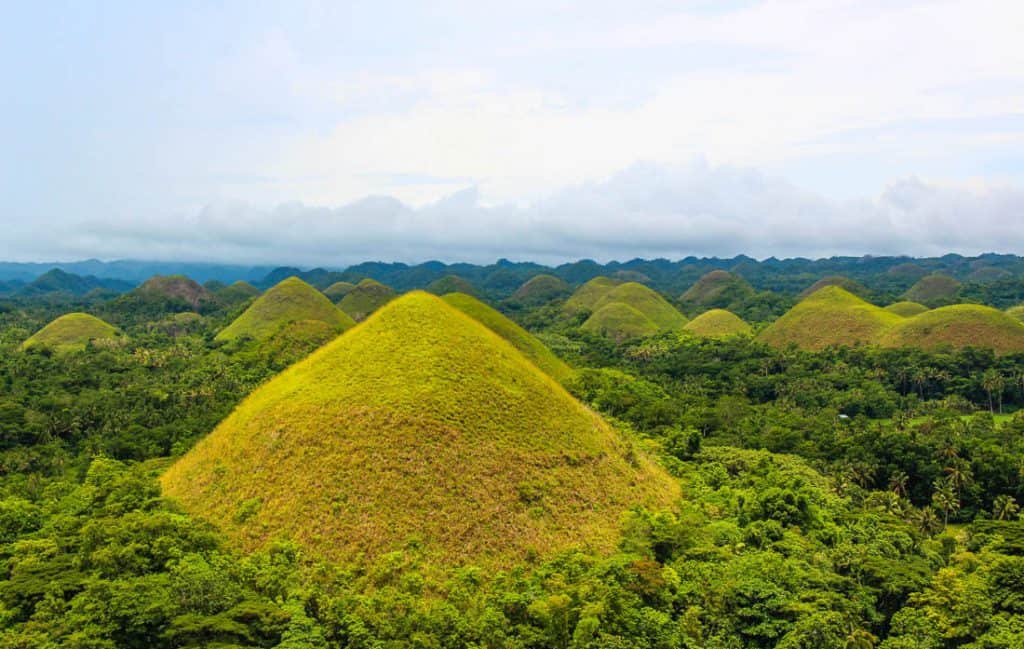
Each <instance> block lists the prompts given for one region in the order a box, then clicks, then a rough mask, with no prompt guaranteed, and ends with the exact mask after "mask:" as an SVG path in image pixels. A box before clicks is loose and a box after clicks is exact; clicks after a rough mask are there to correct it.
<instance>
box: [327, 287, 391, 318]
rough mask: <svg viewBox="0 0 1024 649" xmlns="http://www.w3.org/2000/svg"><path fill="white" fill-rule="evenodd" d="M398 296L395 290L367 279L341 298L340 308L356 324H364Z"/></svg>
mask: <svg viewBox="0 0 1024 649" xmlns="http://www.w3.org/2000/svg"><path fill="white" fill-rule="evenodd" d="M396 295H397V293H395V289H393V288H391V287H390V286H385V285H384V284H381V283H380V282H378V281H376V280H373V279H370V278H369V277H367V278H366V279H364V280H362V281H361V282H359V284H357V285H356V287H355V288H354V289H352V290H351V291H349V292H348V294H347V295H345V297H343V298H341V302H338V307H339V308H340V309H341V310H342V311H344V312H345V313H347V314H349V315H350V316H351V317H352V319H353V320H355V321H356V322H362V321H363V320H365V319H366V318H367V317H368V316H369V315H370V314H371V313H373V312H374V311H376V310H377V309H379V308H381V307H382V306H384V305H385V304H387V303H388V302H390V301H391V300H393V299H395V296H396Z"/></svg>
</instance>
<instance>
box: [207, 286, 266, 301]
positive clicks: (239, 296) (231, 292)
mask: <svg viewBox="0 0 1024 649" xmlns="http://www.w3.org/2000/svg"><path fill="white" fill-rule="evenodd" d="M259 294H260V290H259V289H258V288H256V287H255V286H253V285H252V284H250V283H249V282H243V281H242V280H239V281H237V282H233V283H232V284H230V285H229V286H225V287H224V288H221V289H219V290H217V292H216V293H214V296H215V297H216V298H217V300H218V301H219V302H221V303H222V304H226V305H233V304H241V303H242V302H245V301H246V300H248V299H250V298H254V297H256V296H257V295H259Z"/></svg>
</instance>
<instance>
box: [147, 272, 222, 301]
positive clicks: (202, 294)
mask: <svg viewBox="0 0 1024 649" xmlns="http://www.w3.org/2000/svg"><path fill="white" fill-rule="evenodd" d="M136 290H137V291H138V292H140V293H149V294H154V295H162V296H164V297H169V298H177V299H181V300H184V301H185V302H187V303H189V304H191V305H192V306H193V307H197V306H199V303H200V302H203V301H205V300H209V299H210V298H211V297H212V296H211V294H210V292H209V291H207V290H206V288H204V287H203V286H202V285H201V284H200V283H199V282H197V281H195V280H194V279H192V278H191V277H186V276H184V275H154V276H153V277H150V278H149V279H147V280H146V281H145V282H143V283H142V285H141V286H139V288H137V289H136Z"/></svg>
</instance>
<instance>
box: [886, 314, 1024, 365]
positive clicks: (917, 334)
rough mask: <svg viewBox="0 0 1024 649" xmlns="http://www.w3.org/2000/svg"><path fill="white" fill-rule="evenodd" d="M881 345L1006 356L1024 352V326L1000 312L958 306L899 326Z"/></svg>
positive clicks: (919, 317) (889, 333)
mask: <svg viewBox="0 0 1024 649" xmlns="http://www.w3.org/2000/svg"><path fill="white" fill-rule="evenodd" d="M880 342H881V344H882V345H883V346H886V347H917V348H920V349H925V350H928V351H935V350H939V349H943V348H951V349H960V348H963V347H986V348H991V349H993V350H995V351H996V353H998V354H1006V353H1010V352H1019V351H1024V324H1022V323H1021V322H1020V321H1018V320H1017V319H1015V318H1014V317H1013V316H1010V315H1007V314H1006V313H1003V312H1002V311H999V310H998V309H993V308H991V307H987V306H979V305H976V304H954V305H952V306H945V307H940V308H938V309H933V310H931V311H926V312H924V313H921V314H920V315H916V316H914V317H912V318H907V319H906V320H904V321H902V322H899V323H897V324H896V326H894V327H893V328H892V329H891V330H889V331H888V332H886V333H885V334H884V335H883V336H882V337H881V339H880Z"/></svg>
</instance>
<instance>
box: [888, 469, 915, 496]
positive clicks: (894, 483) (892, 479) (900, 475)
mask: <svg viewBox="0 0 1024 649" xmlns="http://www.w3.org/2000/svg"><path fill="white" fill-rule="evenodd" d="M909 480H910V477H909V476H908V475H907V474H906V473H904V472H903V471H894V472H893V474H892V475H891V476H889V490H890V491H892V492H893V493H895V494H896V495H897V496H901V497H905V496H906V495H907V482H908V481H909Z"/></svg>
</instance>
